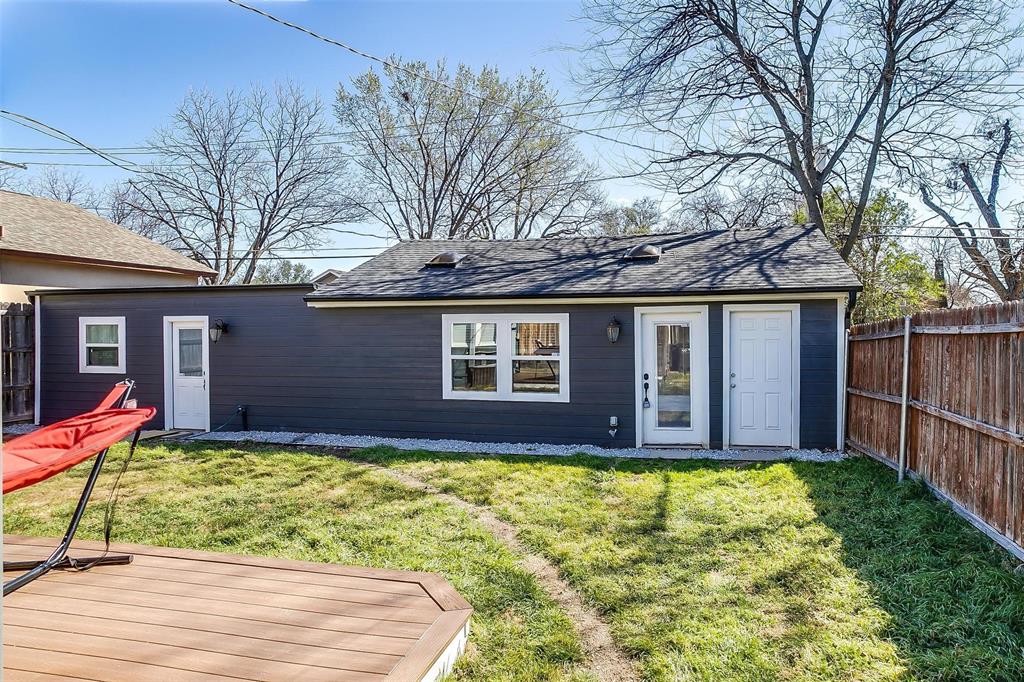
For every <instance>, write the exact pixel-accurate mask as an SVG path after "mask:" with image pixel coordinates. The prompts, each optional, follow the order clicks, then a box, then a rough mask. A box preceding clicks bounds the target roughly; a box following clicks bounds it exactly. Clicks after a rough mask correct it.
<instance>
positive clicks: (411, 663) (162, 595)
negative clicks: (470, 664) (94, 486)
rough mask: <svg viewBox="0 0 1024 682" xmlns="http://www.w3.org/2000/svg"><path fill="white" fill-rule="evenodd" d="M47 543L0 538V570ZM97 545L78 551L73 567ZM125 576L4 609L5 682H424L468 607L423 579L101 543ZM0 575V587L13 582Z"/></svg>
mask: <svg viewBox="0 0 1024 682" xmlns="http://www.w3.org/2000/svg"><path fill="white" fill-rule="evenodd" d="M55 545H56V540H53V539H48V538H29V537H17V536H4V544H3V558H4V560H5V561H13V560H22V559H41V558H43V557H45V556H46V555H47V554H48V553H49V552H50V550H51V549H52V548H53V547H54V546H55ZM102 550H103V543H98V542H76V543H75V544H74V545H73V549H72V551H71V552H70V555H71V556H84V555H96V554H98V553H100V552H102ZM110 552H111V553H128V554H132V555H134V557H135V558H134V561H133V562H132V563H131V564H130V565H126V566H97V567H94V568H92V569H91V570H89V571H86V572H73V571H51V572H50V573H48V574H47V575H45V576H43V577H42V578H40V579H38V580H36V581H35V582H33V583H30V584H29V585H27V586H26V587H23V588H22V589H20V590H18V591H17V592H14V593H13V594H11V595H9V596H7V597H4V599H3V668H4V670H3V672H4V674H3V679H4V680H5V681H7V682H17V681H23V680H47V681H53V680H60V679H84V680H101V681H110V682H115V681H116V682H121V681H123V680H134V681H138V682H150V681H152V682H169V681H170V680H185V681H192V680H195V681H204V682H209V681H211V680H224V679H232V680H274V681H277V680H302V681H303V682H317V681H319V680H331V681H334V682H341V681H347V680H353V681H360V682H361V681H363V680H367V681H371V680H423V679H426V680H433V679H437V678H438V677H440V676H441V675H442V674H443V673H444V672H446V671H447V670H448V669H450V667H451V665H452V664H453V662H454V660H455V657H456V656H457V655H458V653H459V652H460V651H461V649H462V647H463V646H464V645H465V639H466V636H467V634H468V630H469V617H470V614H471V613H472V609H471V607H470V605H469V603H468V602H466V600H465V599H463V598H462V597H461V596H460V595H459V594H458V593H457V592H456V591H455V590H454V589H453V588H452V587H451V586H450V585H448V583H447V582H445V581H444V580H443V579H442V578H440V577H438V576H436V575H433V574H431V573H415V572H407V571H390V570H378V569H372V568H359V567H350V566H336V565H333V564H319V563H313V562H306V561H286V560H281V559H269V558H263V557H243V556H235V555H230V554H219V553H213V552H196V551H191V550H181V549H170V548H162V547H149V546H143V545H124V544H121V545H111V547H110ZM11 577H12V574H6V575H5V578H8V579H9V578H11Z"/></svg>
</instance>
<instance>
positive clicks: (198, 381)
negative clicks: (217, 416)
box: [171, 322, 210, 429]
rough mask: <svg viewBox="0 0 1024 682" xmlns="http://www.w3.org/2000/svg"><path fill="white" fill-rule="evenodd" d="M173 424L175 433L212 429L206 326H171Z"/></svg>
mask: <svg viewBox="0 0 1024 682" xmlns="http://www.w3.org/2000/svg"><path fill="white" fill-rule="evenodd" d="M171 344H172V345H171V384H172V402H173V405H172V407H171V410H172V416H173V419H172V422H171V426H172V428H175V429H207V428H209V410H210V400H209V388H208V386H209V385H208V383H207V378H208V377H207V375H208V374H209V371H208V370H209V368H208V367H207V366H206V365H207V358H208V357H209V353H208V349H207V346H206V344H207V335H206V329H205V325H204V324H203V323H202V322H172V323H171Z"/></svg>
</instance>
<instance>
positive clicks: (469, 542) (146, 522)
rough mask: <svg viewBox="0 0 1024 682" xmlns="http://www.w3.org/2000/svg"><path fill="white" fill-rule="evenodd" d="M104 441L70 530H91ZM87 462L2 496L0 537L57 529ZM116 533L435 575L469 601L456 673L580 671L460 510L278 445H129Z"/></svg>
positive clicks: (567, 634) (537, 600)
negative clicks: (85, 505) (78, 523)
mask: <svg viewBox="0 0 1024 682" xmlns="http://www.w3.org/2000/svg"><path fill="white" fill-rule="evenodd" d="M125 453H126V448H125V447H124V445H120V446H117V447H116V448H115V449H114V450H112V455H113V457H112V459H111V460H109V461H108V466H107V467H106V469H105V470H106V472H108V473H105V474H104V476H103V478H101V480H100V482H99V484H98V486H97V492H96V494H95V495H94V497H93V503H92V505H91V506H90V508H89V511H88V513H87V515H86V517H85V520H84V521H83V524H82V527H81V530H80V531H79V537H80V538H91V539H102V537H103V532H102V528H103V510H104V506H105V505H104V504H103V503H104V502H105V500H106V492H107V491H108V490H109V488H110V485H111V483H112V479H113V473H114V472H115V471H116V470H117V469H118V468H120V467H119V465H120V462H121V458H122V457H123V456H124V455H125ZM87 474H88V465H85V466H79V467H76V468H75V469H73V470H72V471H71V472H69V473H68V474H65V475H62V476H57V477H55V478H52V479H50V480H49V481H47V482H45V483H42V484H39V485H36V486H33V487H31V488H26V489H24V490H21V491H18V492H16V493H13V494H11V495H5V496H4V500H3V501H4V532H5V533H16V534H21V535H46V536H60V535H61V534H62V533H63V532H64V529H65V527H66V525H67V519H68V517H69V516H70V514H71V511H72V508H73V507H74V503H75V502H76V501H77V498H78V494H79V492H80V491H81V488H82V484H83V482H84V478H85V476H86V475H87ZM114 541H115V542H117V541H120V542H139V543H145V544H152V545H165V546H173V547H186V548H191V549H203V550H212V551H220V552H233V553H238V554H258V555H264V556H275V557H284V558H289V559H306V560H311V561H325V562H334V563H341V564H350V565H352V564H354V565H363V566H375V567H386V568H401V569H410V570H418V571H433V572H436V573H440V574H441V575H443V576H444V577H445V578H447V579H448V580H449V581H450V582H451V583H452V585H453V586H454V587H455V588H456V589H457V590H459V592H460V593H461V594H462V595H463V596H464V597H466V599H468V600H469V601H470V602H471V603H472V604H473V608H474V610H475V611H474V615H473V624H472V640H471V645H470V647H469V649H468V651H467V655H465V656H463V658H462V659H461V660H460V664H459V668H458V673H457V675H456V678H457V679H472V680H512V679H515V680H568V679H587V678H586V677H585V676H584V675H582V674H581V673H580V672H579V665H578V663H579V661H580V659H581V651H580V644H579V640H578V638H577V636H576V632H575V630H574V628H573V626H572V623H571V622H570V621H569V619H568V618H567V617H566V616H565V615H564V614H563V613H562V612H561V610H560V609H559V607H558V606H557V605H556V604H555V603H554V602H553V601H552V600H551V598H550V597H548V596H547V594H546V593H544V592H543V591H542V590H541V589H540V587H539V586H538V584H537V582H536V581H535V580H534V578H533V576H532V575H531V574H529V573H528V572H526V571H525V570H524V569H522V568H520V567H519V565H518V564H517V562H516V557H515V556H513V555H512V554H511V553H510V552H509V551H508V550H507V549H505V546H504V545H502V544H501V543H499V542H498V541H497V540H495V539H494V538H493V537H492V536H491V535H490V533H488V532H487V531H486V530H484V529H483V528H481V527H480V525H479V524H477V523H476V522H475V521H474V520H473V519H471V518H469V517H468V516H467V515H466V514H465V513H464V512H462V511H460V510H459V509H456V508H454V507H452V506H451V505H449V504H444V503H441V502H439V501H438V500H436V499H434V498H431V497H430V496H427V495H425V494H423V493H420V492H416V491H413V490H410V489H408V488H406V487H404V486H402V485H399V484H397V483H395V482H394V481H392V480H391V479H390V478H389V477H388V476H387V475H385V474H381V473H379V472H376V471H373V470H371V469H369V468H367V467H365V466H362V465H359V464H355V463H352V462H347V461H343V460H339V459H335V458H333V457H323V456H318V455H314V454H309V453H304V452H295V451H286V450H281V449H279V448H278V449H264V448H251V449H246V450H240V449H234V448H219V447H212V448H207V447H202V446H198V445H187V446H179V445H173V446H168V447H140V448H139V449H138V451H137V452H136V456H135V459H134V460H133V462H132V464H131V467H130V468H129V469H128V472H127V473H126V474H125V475H124V477H123V478H122V481H121V500H120V502H119V504H118V506H117V517H116V520H115V525H114Z"/></svg>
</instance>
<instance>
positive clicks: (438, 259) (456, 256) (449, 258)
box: [426, 251, 466, 268]
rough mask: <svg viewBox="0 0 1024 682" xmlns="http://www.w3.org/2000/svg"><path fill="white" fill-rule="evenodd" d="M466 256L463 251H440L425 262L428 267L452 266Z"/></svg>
mask: <svg viewBox="0 0 1024 682" xmlns="http://www.w3.org/2000/svg"><path fill="white" fill-rule="evenodd" d="M465 257H466V254H464V253H456V252H454V251H442V252H441V253H439V254H437V255H436V256H434V257H433V258H431V259H430V260H428V261H427V262H426V266H427V267H428V268H454V267H455V266H456V265H458V264H459V262H460V261H461V260H462V259H463V258H465Z"/></svg>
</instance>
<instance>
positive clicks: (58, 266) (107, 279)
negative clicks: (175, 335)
mask: <svg viewBox="0 0 1024 682" xmlns="http://www.w3.org/2000/svg"><path fill="white" fill-rule="evenodd" d="M216 274H217V272H216V271H215V270H212V269H211V268H208V267H206V266H205V265H203V264H202V263H198V262H196V261H194V260H192V259H190V258H186V257H185V256H183V255H182V254H180V253H178V252H176V251H174V250H173V249H169V248H167V247H166V246H163V245H162V244H157V243H156V242H154V241H153V240H151V239H147V238H145V237H143V236H141V235H138V234H135V233H134V232H132V231H130V230H127V229H125V228H123V227H121V226H120V225H115V224H114V223H112V222H110V221H109V220H104V219H103V218H101V217H99V216H98V215H96V214H95V213H92V212H91V211H87V210H86V209H84V208H82V207H80V206H75V205H74V204H69V203H66V202H63V201H56V200H54V199H45V198H43V197H34V196H30V195H28V194H21V193H18V192H10V191H7V190H0V302H4V303H27V302H28V298H27V297H26V295H25V292H26V291H29V290H33V289H44V288H50V287H60V288H72V289H84V288H91V287H128V286H154V285H170V284H185V285H188V284H196V283H198V282H199V280H200V278H207V277H212V276H214V275H216Z"/></svg>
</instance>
